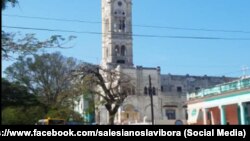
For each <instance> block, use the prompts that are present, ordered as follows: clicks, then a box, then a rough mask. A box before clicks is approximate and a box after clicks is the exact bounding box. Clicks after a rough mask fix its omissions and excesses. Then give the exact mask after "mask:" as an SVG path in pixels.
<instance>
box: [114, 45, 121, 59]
mask: <svg viewBox="0 0 250 141" xmlns="http://www.w3.org/2000/svg"><path fill="white" fill-rule="evenodd" d="M115 55H116V56H119V55H120V49H119V46H118V45H116V46H115Z"/></svg>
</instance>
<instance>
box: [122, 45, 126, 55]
mask: <svg viewBox="0 0 250 141" xmlns="http://www.w3.org/2000/svg"><path fill="white" fill-rule="evenodd" d="M121 55H122V56H126V47H125V46H122V47H121Z"/></svg>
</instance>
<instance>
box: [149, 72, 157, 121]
mask: <svg viewBox="0 0 250 141" xmlns="http://www.w3.org/2000/svg"><path fill="white" fill-rule="evenodd" d="M148 77H149V90H148V91H149V96H150V101H151V119H152V125H154V104H153V92H155V90H152V84H151V76H150V75H149V76H148Z"/></svg>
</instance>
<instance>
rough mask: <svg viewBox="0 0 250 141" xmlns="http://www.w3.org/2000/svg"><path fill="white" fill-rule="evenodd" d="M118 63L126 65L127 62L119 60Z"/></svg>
mask: <svg viewBox="0 0 250 141" xmlns="http://www.w3.org/2000/svg"><path fill="white" fill-rule="evenodd" d="M116 63H117V64H125V60H117V61H116Z"/></svg>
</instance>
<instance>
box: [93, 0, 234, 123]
mask: <svg viewBox="0 0 250 141" xmlns="http://www.w3.org/2000/svg"><path fill="white" fill-rule="evenodd" d="M101 8H102V33H103V34H102V62H101V66H102V67H103V68H106V69H117V70H119V71H121V72H123V73H125V74H127V75H129V76H130V77H131V78H133V79H132V84H133V86H134V89H133V90H132V91H131V94H129V96H128V97H127V99H126V100H125V101H124V103H123V105H122V106H121V107H120V109H119V111H118V113H117V117H116V121H115V122H116V124H136V123H148V122H151V101H150V96H149V93H148V89H149V76H151V79H152V90H153V108H154V120H155V123H156V124H174V123H175V122H176V121H181V122H182V123H183V124H185V123H186V119H187V105H186V100H187V96H186V94H187V93H188V92H192V91H195V90H199V89H202V88H208V87H211V86H213V85H216V84H220V83H224V82H228V81H231V80H233V78H226V77H209V76H206V75H205V76H190V75H172V74H161V68H160V67H156V66H155V67H143V66H140V65H138V66H135V65H134V63H133V55H134V54H133V30H132V27H133V26H132V0H102V7H101ZM137 48H140V47H137ZM145 59H146V58H145ZM99 111H100V112H99V113H98V114H97V115H98V116H99V118H98V121H96V122H97V123H99V124H107V123H108V112H107V111H106V109H105V107H101V108H100V109H99Z"/></svg>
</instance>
